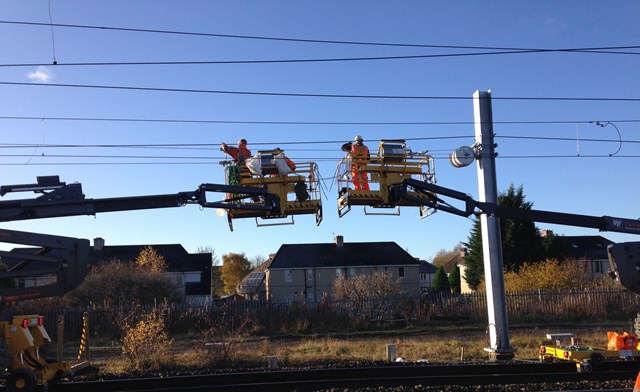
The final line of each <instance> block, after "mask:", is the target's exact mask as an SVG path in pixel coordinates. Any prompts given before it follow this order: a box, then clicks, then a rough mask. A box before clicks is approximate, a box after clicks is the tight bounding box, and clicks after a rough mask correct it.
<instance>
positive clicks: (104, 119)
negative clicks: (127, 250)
mask: <svg viewBox="0 0 640 392" xmlns="http://www.w3.org/2000/svg"><path fill="white" fill-rule="evenodd" d="M0 120H35V121H96V122H134V123H135V122H150V123H179V124H254V125H473V124H475V122H474V121H243V120H211V119H209V120H207V119H204V120H190V119H170V118H117V117H51V116H39V117H37V116H0ZM600 122H615V123H640V119H637V120H634V119H631V120H600ZM589 123H595V121H593V120H540V121H528V120H523V121H493V124H589Z"/></svg>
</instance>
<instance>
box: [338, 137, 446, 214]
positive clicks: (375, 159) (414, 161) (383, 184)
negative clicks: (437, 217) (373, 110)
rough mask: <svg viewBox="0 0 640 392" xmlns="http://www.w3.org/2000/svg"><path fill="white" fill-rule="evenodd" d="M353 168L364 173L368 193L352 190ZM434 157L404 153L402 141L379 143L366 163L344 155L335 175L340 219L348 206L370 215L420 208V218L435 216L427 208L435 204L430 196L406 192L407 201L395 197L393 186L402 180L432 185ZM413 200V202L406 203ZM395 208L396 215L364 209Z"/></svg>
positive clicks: (433, 179)
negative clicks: (354, 166) (358, 208)
mask: <svg viewBox="0 0 640 392" xmlns="http://www.w3.org/2000/svg"><path fill="white" fill-rule="evenodd" d="M352 165H361V166H360V167H359V170H360V171H361V172H364V173H367V175H368V177H369V188H370V190H355V189H353V188H354V185H353V184H352V182H351V170H352V169H351V167H352ZM434 170H435V168H434V160H433V157H431V156H430V155H427V154H426V152H425V153H413V152H412V151H410V150H408V149H407V144H406V142H405V141H404V140H382V141H381V142H380V145H379V146H378V151H377V153H376V155H375V156H372V157H371V159H370V160H368V161H355V160H352V158H351V157H350V155H347V156H346V157H345V158H344V159H343V160H342V161H340V164H339V165H338V169H337V171H336V175H337V179H338V189H339V194H338V216H340V217H343V216H344V215H345V214H346V213H347V212H349V211H350V210H351V206H364V213H365V214H370V215H374V214H377V215H399V214H400V209H399V207H405V206H409V207H419V209H420V216H421V217H423V218H424V217H427V216H429V215H431V214H433V213H434V212H435V210H434V209H432V208H431V207H429V206H428V205H429V204H433V203H431V202H432V201H433V200H435V193H432V192H426V193H423V192H409V196H410V197H409V198H400V199H398V198H397V197H394V195H393V194H392V192H393V188H394V186H397V185H399V184H401V183H402V182H403V181H404V180H407V179H414V180H419V181H422V182H425V183H429V184H435V182H436V179H435V171H434ZM409 199H413V200H409ZM367 206H369V207H372V208H395V209H396V212H395V213H372V212H367V209H366V207H367Z"/></svg>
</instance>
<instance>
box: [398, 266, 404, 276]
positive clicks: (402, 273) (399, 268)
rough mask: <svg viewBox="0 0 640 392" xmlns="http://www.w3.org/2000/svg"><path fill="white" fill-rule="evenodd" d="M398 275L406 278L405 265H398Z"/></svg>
mask: <svg viewBox="0 0 640 392" xmlns="http://www.w3.org/2000/svg"><path fill="white" fill-rule="evenodd" d="M398 276H399V277H400V278H404V267H398Z"/></svg>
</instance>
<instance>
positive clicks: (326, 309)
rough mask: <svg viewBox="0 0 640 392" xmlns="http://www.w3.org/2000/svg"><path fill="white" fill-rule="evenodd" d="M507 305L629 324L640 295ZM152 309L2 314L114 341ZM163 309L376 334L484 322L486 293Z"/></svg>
mask: <svg viewBox="0 0 640 392" xmlns="http://www.w3.org/2000/svg"><path fill="white" fill-rule="evenodd" d="M506 305H507V312H508V318H509V322H510V323H545V324H552V323H566V322H584V321H590V322H609V321H617V322H621V321H630V320H632V319H633V318H634V317H635V315H636V313H638V312H639V311H640V297H639V296H636V295H634V294H631V293H629V292H627V291H622V290H617V289H590V290H563V291H533V292H516V293H507V294H506ZM150 309H151V308H150V307H128V308H100V307H94V308H87V309H85V308H83V309H29V308H20V309H18V308H16V309H12V310H5V311H3V312H2V313H0V315H1V317H2V319H3V320H6V319H8V318H10V317H11V316H12V315H13V314H40V315H43V316H45V326H46V328H47V330H48V331H49V333H50V335H52V336H56V333H57V328H58V325H57V319H58V316H59V315H63V316H64V320H65V323H64V335H65V339H71V340H77V339H79V337H80V335H81V332H82V315H83V313H85V312H87V313H88V314H89V317H90V334H91V336H94V337H101V338H105V339H117V338H118V336H119V334H120V326H121V325H122V323H123V321H125V320H129V319H131V318H134V317H136V315H139V314H141V313H142V312H144V311H148V310H150ZM165 311H166V316H167V317H166V321H167V326H168V329H169V332H170V333H172V334H178V335H190V334H202V333H204V332H206V331H217V333H225V332H223V331H227V332H228V331H236V332H238V331H242V333H246V334H256V335H259V334H274V333H308V332H325V331H345V330H357V329H367V328H373V327H376V328H377V327H379V326H380V325H381V324H384V323H388V322H390V321H394V322H398V321H402V322H406V323H415V324H425V325H426V324H428V323H430V322H434V321H436V320H437V321H445V322H446V321H456V322H459V321H463V322H464V321H468V322H470V323H480V324H482V323H484V322H486V319H487V298H486V294H485V293H472V294H451V293H429V294H426V295H423V296H421V297H419V298H406V297H403V298H384V299H376V300H367V301H331V300H322V301H320V302H318V303H304V302H294V303H281V304H276V303H265V302H258V301H234V302H224V301H211V302H209V303H206V304H203V305H201V306H191V305H187V304H170V305H166V309H165Z"/></svg>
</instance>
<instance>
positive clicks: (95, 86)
mask: <svg viewBox="0 0 640 392" xmlns="http://www.w3.org/2000/svg"><path fill="white" fill-rule="evenodd" d="M0 85H12V86H34V87H65V88H90V89H103V90H127V91H146V92H173V93H176V92H177V93H198V94H231V95H253V96H278V97H296V98H299V97H305V98H350V99H396V100H408V99H417V100H459V101H469V100H473V99H475V98H474V97H468V96H443V95H441V96H437V95H433V96H427V95H413V96H411V95H356V94H314V93H282V92H281V93H278V92H264V91H262V92H260V91H231V90H206V89H184V88H167V87H135V86H109V85H98V84H64V83H47V84H42V83H30V82H7V81H0ZM491 99H492V100H495V101H498V100H501V101H510V100H513V101H556V102H557V101H587V102H594V101H607V102H640V98H611V97H492V98H491Z"/></svg>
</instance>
